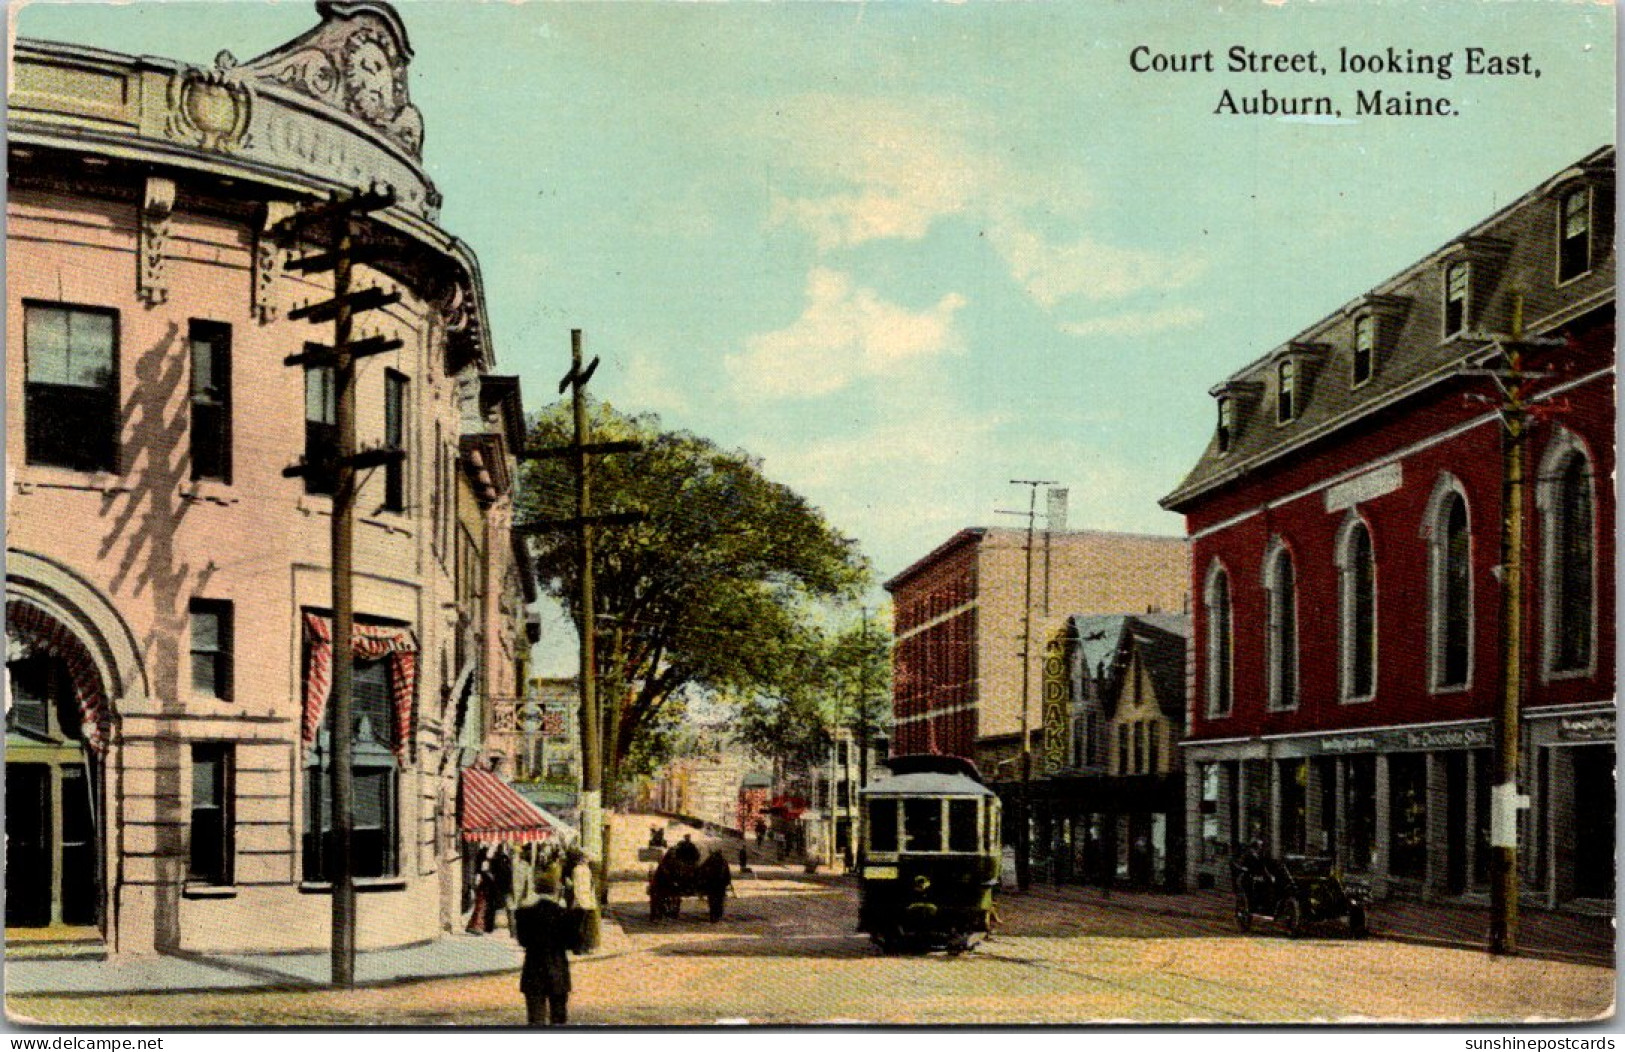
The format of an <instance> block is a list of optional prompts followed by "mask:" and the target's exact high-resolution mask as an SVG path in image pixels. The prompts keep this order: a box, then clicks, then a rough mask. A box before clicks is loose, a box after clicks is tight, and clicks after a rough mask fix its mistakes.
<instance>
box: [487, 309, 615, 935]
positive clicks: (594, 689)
mask: <svg viewBox="0 0 1625 1052" xmlns="http://www.w3.org/2000/svg"><path fill="white" fill-rule="evenodd" d="M597 369H598V359H597V358H594V359H593V360H592V361H591V362H588V363H587V364H586V365H585V366H583V365H582V362H581V330H580V329H571V330H570V371H569V372H568V373H566V374H565V377H564V379H563V380H560V381H559V394H561V395H562V394H563V393H564V392H565V390H566V389H569V390H570V391H571V402H572V409H573V411H574V417H575V440H574V441H573V442H572V443H571V444H570V445H568V446H554V447H550V448H547V449H530V450H525V451H524V453H522V454H521V458H522V459H525V460H541V459H546V458H550V457H570V458H571V460H572V462H573V464H574V468H575V504H576V513H575V516H574V517H573V518H569V519H544V520H539V521H536V522H530V523H525V524H523V525H521V526H517V527H515V530H516V531H517V532H519V533H522V534H532V533H544V532H553V531H558V530H564V529H570V530H574V532H575V535H576V573H577V575H578V578H579V580H580V590H579V593H578V602H579V604H580V607H581V614H580V618H581V620H580V633H581V640H580V661H581V672H580V694H581V766H582V777H581V848H582V851H583V852H585V853H586V856H587V861H588V863H589V864H590V865H591V866H592V870H593V880H594V883H595V884H596V886H597V888H598V889H599V895H598V897H597V899H596V900H595V901H596V902H598V903H607V902H608V889H609V824H608V821H607V818H606V816H605V814H604V810H603V792H604V789H605V788H606V787H605V785H604V769H605V767H606V766H607V764H606V758H607V756H608V754H609V751H610V750H611V749H613V748H614V745H613V743H606V742H605V741H604V738H605V733H604V732H605V726H604V714H603V712H602V709H601V706H600V705H599V701H598V655H597V637H598V597H597V594H596V590H595V587H594V580H593V527H595V526H627V525H631V524H632V523H635V522H639V521H641V520H642V519H643V516H642V515H641V514H639V513H636V512H618V513H613V514H607V515H594V514H593V513H592V475H591V471H590V467H591V461H589V460H588V459H587V458H588V456H589V455H595V454H600V453H631V452H635V451H637V450H639V449H641V448H643V444H642V443H641V442H634V441H622V442H597V443H594V442H593V441H592V429H591V426H590V424H589V423H588V421H587V398H586V391H585V388H586V386H587V381H588V380H591V379H592V374H593V373H594V372H595V371H597ZM599 922H600V915H599V914H598V913H597V912H592V913H589V920H588V925H589V929H590V930H589V938H588V942H589V943H590V944H591V945H592V946H597V944H598V925H599Z"/></svg>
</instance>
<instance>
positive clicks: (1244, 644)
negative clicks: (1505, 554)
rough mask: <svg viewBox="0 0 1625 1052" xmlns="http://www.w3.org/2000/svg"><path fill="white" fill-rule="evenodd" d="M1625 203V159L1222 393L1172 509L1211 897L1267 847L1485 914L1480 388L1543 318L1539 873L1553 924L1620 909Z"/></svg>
mask: <svg viewBox="0 0 1625 1052" xmlns="http://www.w3.org/2000/svg"><path fill="white" fill-rule="evenodd" d="M1613 201H1614V151H1613V149H1612V148H1611V147H1610V148H1605V149H1601V150H1598V151H1597V152H1595V153H1594V154H1592V155H1590V156H1588V157H1586V158H1584V159H1583V160H1581V161H1580V162H1578V163H1576V164H1575V165H1573V166H1572V167H1570V168H1567V169H1565V170H1563V171H1562V172H1559V173H1557V174H1556V175H1554V176H1553V177H1552V178H1551V179H1549V180H1547V181H1546V182H1545V183H1544V184H1542V185H1541V186H1539V187H1536V188H1535V189H1533V190H1531V191H1530V192H1529V193H1527V194H1525V195H1524V196H1523V197H1521V198H1519V199H1518V200H1516V201H1515V202H1513V203H1512V204H1510V205H1508V206H1507V207H1505V208H1503V209H1502V210H1500V211H1499V212H1497V213H1495V214H1494V215H1493V216H1491V217H1489V218H1488V219H1486V220H1484V221H1483V222H1482V223H1480V224H1478V225H1477V226H1475V227H1474V228H1473V229H1471V230H1469V231H1467V232H1466V233H1464V234H1462V235H1461V236H1459V237H1457V238H1455V239H1454V240H1452V241H1450V242H1448V243H1446V244H1445V245H1443V246H1441V247H1440V248H1439V249H1438V250H1437V251H1435V252H1433V253H1432V254H1430V255H1429V256H1428V257H1426V258H1425V259H1423V260H1421V261H1419V262H1417V263H1415V264H1412V265H1411V266H1409V267H1407V268H1406V269H1405V270H1403V271H1401V272H1400V273H1399V274H1397V275H1396V276H1394V277H1393V278H1391V279H1389V280H1388V281H1386V282H1384V283H1383V284H1382V285H1380V286H1378V287H1377V288H1375V289H1372V290H1371V291H1370V292H1367V293H1365V294H1363V295H1360V296H1358V297H1356V298H1355V299H1354V300H1352V301H1351V302H1350V303H1349V304H1348V305H1347V306H1345V307H1344V308H1343V309H1342V310H1340V311H1338V312H1336V313H1334V314H1332V315H1330V316H1328V317H1326V318H1324V319H1322V320H1321V321H1319V322H1317V323H1316V324H1314V325H1312V326H1310V327H1309V328H1308V329H1306V330H1304V331H1303V332H1300V333H1298V334H1297V335H1295V336H1293V337H1292V338H1291V339H1290V340H1288V341H1286V342H1285V343H1283V344H1282V345H1281V346H1280V347H1278V348H1276V349H1274V350H1273V351H1271V352H1270V353H1269V354H1267V355H1265V356H1264V357H1262V358H1260V359H1258V360H1257V361H1254V362H1253V363H1251V364H1249V365H1247V366H1246V367H1244V368H1243V369H1241V370H1240V371H1239V372H1237V373H1236V374H1235V375H1233V376H1232V377H1230V378H1229V379H1227V380H1225V381H1224V382H1223V383H1221V384H1219V385H1218V386H1216V387H1214V388H1213V391H1212V393H1213V395H1214V397H1215V398H1216V399H1217V402H1218V427H1217V428H1216V430H1215V434H1214V437H1213V439H1212V441H1211V442H1210V443H1209V445H1208V448H1207V449H1206V451H1205V452H1204V453H1203V454H1202V457H1201V459H1200V460H1199V461H1198V462H1197V464H1196V466H1195V467H1194V468H1193V470H1192V471H1191V473H1190V475H1189V476H1188V477H1187V478H1186V479H1185V481H1184V482H1182V483H1181V484H1180V486H1179V488H1178V489H1177V490H1175V491H1174V493H1173V494H1171V495H1170V496H1168V497H1167V498H1165V499H1164V501H1163V504H1164V506H1165V507H1167V508H1169V509H1170V510H1174V511H1178V512H1181V513H1183V514H1185V515H1186V517H1187V528H1188V532H1189V535H1190V537H1191V542H1192V552H1191V554H1192V567H1191V573H1192V592H1193V595H1194V596H1195V597H1196V601H1195V603H1194V607H1195V615H1196V616H1195V634H1194V637H1193V646H1192V651H1193V653H1192V656H1193V658H1194V662H1195V675H1194V677H1193V682H1192V690H1191V697H1190V701H1189V705H1190V711H1189V713H1188V720H1187V728H1188V729H1187V733H1186V772H1187V802H1188V808H1189V813H1188V815H1187V818H1188V821H1187V828H1188V830H1189V835H1190V842H1189V845H1188V852H1187V867H1188V876H1189V878H1190V879H1191V880H1192V881H1193V882H1200V883H1208V882H1211V881H1223V880H1225V879H1226V873H1227V866H1228V852H1229V850H1230V849H1231V846H1232V845H1233V844H1234V843H1235V842H1237V841H1239V840H1247V839H1252V838H1254V837H1261V838H1263V839H1264V840H1265V841H1266V842H1267V843H1268V844H1270V845H1271V846H1272V847H1273V848H1274V849H1275V850H1276V851H1305V850H1308V851H1314V852H1324V853H1329V854H1332V855H1335V856H1336V857H1337V859H1338V860H1339V861H1340V862H1341V863H1342V864H1343V865H1344V866H1345V867H1346V868H1348V869H1350V870H1352V871H1355V872H1362V873H1366V874H1368V875H1369V876H1370V877H1371V878H1372V879H1373V882H1374V883H1375V884H1376V885H1377V886H1378V888H1379V889H1380V890H1383V891H1387V892H1393V893H1404V894H1416V895H1422V896H1426V897H1446V896H1468V897H1471V896H1473V895H1475V894H1478V893H1481V892H1483V891H1485V890H1486V888H1487V880H1488V872H1489V866H1488V863H1489V855H1490V852H1489V849H1488V847H1489V840H1488V830H1489V797H1490V786H1491V783H1492V782H1493V781H1494V763H1493V746H1494V729H1493V724H1492V716H1493V714H1494V713H1495V712H1496V709H1497V703H1498V698H1499V696H1500V694H1501V690H1502V684H1503V671H1502V668H1503V666H1502V659H1501V654H1502V650H1501V646H1502V644H1501V639H1502V635H1501V628H1500V625H1501V615H1502V606H1503V601H1502V596H1503V590H1504V586H1503V578H1504V572H1503V569H1502V565H1501V564H1502V554H1501V538H1502V520H1503V510H1504V502H1503V452H1502V446H1503V433H1504V428H1503V426H1502V424H1501V421H1500V417H1499V415H1498V412H1497V404H1498V402H1499V400H1500V393H1499V391H1498V389H1497V388H1496V387H1495V386H1494V385H1495V383H1496V381H1495V380H1494V379H1493V378H1491V377H1490V376H1488V375H1486V374H1485V373H1484V371H1483V370H1484V369H1485V368H1486V367H1491V366H1496V367H1499V366H1500V365H1503V364H1504V361H1503V359H1502V358H1501V357H1500V354H1501V347H1502V346H1503V344H1504V343H1505V342H1506V339H1505V337H1506V335H1507V334H1510V333H1512V332H1513V331H1514V330H1515V329H1516V328H1517V326H1518V325H1519V323H1520V320H1521V323H1522V325H1523V332H1524V336H1525V338H1526V344H1525V346H1526V348H1527V349H1526V351H1525V362H1524V365H1525V368H1527V369H1530V370H1532V371H1535V372H1537V373H1539V374H1540V375H1539V378H1538V379H1537V380H1536V381H1535V382H1534V390H1535V391H1536V394H1535V396H1534V399H1533V403H1532V405H1533V406H1534V410H1533V413H1532V418H1531V423H1530V427H1529V431H1528V436H1527V439H1526V441H1525V446H1524V448H1525V460H1526V464H1527V469H1526V470H1527V474H1528V477H1529V480H1530V482H1529V487H1528V491H1529V498H1530V499H1528V500H1527V501H1526V502H1525V508H1526V515H1525V517H1524V521H1523V522H1522V524H1521V528H1522V529H1523V530H1524V531H1525V532H1524V536H1525V538H1526V553H1527V554H1526V560H1525V574H1524V581H1525V590H1524V595H1525V599H1526V607H1525V610H1524V624H1525V630H1524V633H1523V643H1522V658H1523V668H1524V669H1525V675H1524V682H1523V724H1522V727H1521V731H1520V739H1521V746H1522V748H1521V755H1520V770H1521V784H1520V787H1519V791H1520V792H1522V793H1526V794H1529V795H1530V796H1531V797H1532V799H1533V804H1532V807H1531V809H1530V810H1528V811H1526V812H1524V814H1523V816H1522V819H1521V821H1520V832H1519V861H1520V867H1521V870H1522V877H1523V880H1524V887H1525V890H1526V894H1528V895H1531V896H1533V897H1535V898H1536V899H1537V900H1538V901H1541V902H1545V903H1547V904H1556V903H1561V902H1565V901H1569V900H1572V899H1611V898H1612V896H1613V886H1614V878H1613V850H1614V780H1613V768H1614V755H1615V749H1614V741H1615V730H1614V726H1615V724H1614V630H1613V629H1614V593H1613V589H1612V588H1611V587H1610V583H1611V582H1612V581H1613V578H1614V543H1613V539H1614V494H1613V485H1612V478H1613V472H1614V445H1613V436H1614V244H1613V229H1614V222H1613ZM1498 335H1499V336H1501V337H1502V339H1499V340H1498V339H1497V338H1496V337H1497V336H1498ZM1536 342H1538V343H1540V344H1541V345H1540V346H1532V344H1534V343H1536ZM1471 369H1476V370H1478V372H1477V373H1473V372H1466V373H1464V371H1463V370H1471Z"/></svg>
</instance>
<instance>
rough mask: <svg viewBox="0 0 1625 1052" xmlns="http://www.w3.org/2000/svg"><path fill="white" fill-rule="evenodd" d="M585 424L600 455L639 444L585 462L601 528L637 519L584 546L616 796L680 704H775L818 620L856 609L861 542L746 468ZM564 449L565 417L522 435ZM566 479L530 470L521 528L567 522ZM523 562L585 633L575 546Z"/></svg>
mask: <svg viewBox="0 0 1625 1052" xmlns="http://www.w3.org/2000/svg"><path fill="white" fill-rule="evenodd" d="M589 417H590V419H591V428H592V438H593V440H594V441H598V442H602V441H613V440H621V439H633V440H637V441H639V442H641V443H642V448H641V449H640V450H639V451H637V452H633V453H618V454H612V455H606V456H596V457H593V458H592V460H593V464H592V467H591V471H592V492H593V506H594V511H595V512H607V511H640V512H642V513H644V516H645V518H644V519H643V521H642V522H639V523H637V524H636V525H632V526H620V527H612V528H609V529H600V530H598V531H597V532H596V534H595V538H594V573H595V576H596V582H595V583H596V593H597V602H596V607H597V611H596V613H597V617H598V625H599V638H598V647H597V665H598V676H599V695H600V699H601V701H602V704H603V706H604V710H605V727H604V739H603V740H604V745H605V755H606V757H607V758H608V764H607V766H608V772H607V777H606V783H607V784H606V786H605V788H606V789H612V788H613V787H614V786H615V785H616V784H617V783H618V781H619V780H620V777H621V774H622V773H623V771H625V770H627V768H626V760H627V758H628V757H629V756H631V755H633V754H634V752H638V755H639V756H648V755H653V752H651V751H650V749H649V743H647V742H644V741H643V738H644V736H645V735H646V734H648V733H649V731H650V728H651V727H653V726H655V724H656V723H657V721H658V720H659V718H660V716H661V714H662V713H663V712H665V711H666V710H667V708H668V706H669V705H670V704H671V703H672V699H673V698H677V697H679V696H681V695H682V694H683V693H684V692H685V691H687V690H703V691H709V692H713V693H734V694H739V695H752V694H776V693H783V692H784V690H785V689H786V687H787V685H789V684H790V683H791V682H792V681H793V679H794V677H795V676H796V675H797V674H798V672H799V663H798V662H799V657H800V655H801V654H802V653H803V651H804V647H805V644H806V639H807V636H808V633H809V626H810V625H811V623H812V620H813V618H814V616H815V613H816V611H817V609H818V608H819V606H820V605H821V604H827V603H830V602H836V601H840V600H844V599H847V598H850V597H852V596H855V595H856V594H858V592H859V591H860V590H861V589H862V588H863V587H864V586H865V584H866V583H867V582H868V579H869V567H868V563H867V561H866V560H865V559H864V557H863V556H862V555H861V553H860V552H859V551H858V548H857V544H856V542H855V541H853V540H852V539H850V538H848V537H845V536H843V535H842V534H840V533H839V532H837V531H836V530H835V529H834V528H833V527H832V526H831V525H830V524H829V523H828V522H827V521H826V520H825V519H824V516H823V514H822V512H820V511H819V510H818V509H817V508H814V507H813V506H812V505H810V504H808V503H807V501H806V500H805V499H804V498H803V497H801V496H799V495H798V494H796V493H795V492H793V491H792V490H790V489H789V488H788V487H786V486H783V485H781V484H779V483H777V482H774V481H772V480H771V479H769V478H767V477H766V476H765V475H764V474H763V473H762V471H761V465H760V463H759V462H758V461H757V460H756V459H755V458H753V457H751V456H749V455H748V454H746V453H743V452H739V451H730V450H724V449H722V448H720V447H718V446H717V445H716V444H715V443H713V442H711V441H710V440H709V439H705V438H702V437H700V436H697V435H694V434H690V433H688V432H682V431H667V430H664V429H663V428H662V427H661V425H660V420H659V418H658V417H656V416H654V415H653V414H641V415H637V416H627V415H624V414H621V413H618V412H616V411H615V410H614V409H613V408H611V407H610V406H609V405H608V404H606V403H602V402H595V403H591V404H590V406H589ZM572 438H573V425H572V416H571V411H570V407H569V405H568V403H562V402H561V403H559V404H557V405H554V406H552V407H550V408H549V409H547V410H544V411H543V412H542V413H541V414H540V416H539V417H538V418H537V420H536V422H535V424H534V426H533V427H532V432H531V444H532V445H533V446H539V447H556V446H564V445H568V444H569V443H570V441H571V440H572ZM573 470H574V468H573V464H572V462H571V461H570V460H569V458H548V459H544V460H538V461H532V462H530V463H529V464H528V465H527V467H526V469H525V474H524V479H523V485H522V498H521V499H522V501H523V503H524V504H525V505H526V506H527V507H526V509H525V510H526V511H527V512H528V513H529V516H530V517H534V518H542V519H563V518H568V517H569V516H570V515H572V514H573V513H574V503H573V493H574V479H573ZM533 552H534V555H535V558H536V566H537V576H538V578H539V580H540V583H541V587H542V589H543V591H544V592H545V593H546V594H548V595H550V596H552V597H554V598H555V599H558V600H560V601H562V602H563V603H564V604H565V606H566V608H567V609H568V610H569V612H570V616H571V618H572V619H573V620H574V621H575V623H576V625H577V628H578V630H579V627H580V624H581V611H580V609H579V595H580V581H579V579H578V577H579V575H578V572H577V565H576V555H577V549H576V541H575V536H574V533H573V532H571V531H559V532H548V533H542V534H540V535H538V536H537V537H536V538H535V541H534V546H533ZM640 750H641V751H640ZM655 751H658V750H655Z"/></svg>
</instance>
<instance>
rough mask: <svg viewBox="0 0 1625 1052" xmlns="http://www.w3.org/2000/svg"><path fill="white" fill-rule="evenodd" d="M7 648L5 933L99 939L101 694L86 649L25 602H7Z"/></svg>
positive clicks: (105, 710) (104, 720) (104, 704)
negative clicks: (80, 935) (22, 931)
mask: <svg viewBox="0 0 1625 1052" xmlns="http://www.w3.org/2000/svg"><path fill="white" fill-rule="evenodd" d="M6 643H7V652H6V676H7V680H8V686H9V692H8V695H7V709H6V833H7V848H6V852H7V857H6V928H7V929H8V931H10V930H13V929H19V930H20V929H45V930H47V931H58V930H60V931H62V932H63V933H64V934H66V935H72V934H74V933H75V932H76V931H77V932H79V933H83V934H89V933H90V932H91V931H94V932H96V933H100V932H101V931H102V930H103V929H104V927H105V911H104V902H105V896H104V895H103V894H102V888H103V886H104V883H105V880H104V874H103V856H104V852H103V850H102V848H103V844H104V842H105V840H104V835H103V832H102V827H103V822H102V821H101V820H100V815H99V814H98V811H99V807H98V802H99V801H100V800H101V799H102V795H103V794H102V791H101V790H102V763H101V759H102V756H103V754H104V753H105V751H106V747H107V737H108V726H109V720H110V716H111V712H110V707H109V705H108V701H107V691H106V689H105V687H104V685H103V682H102V677H101V674H100V672H99V671H98V669H97V667H96V663H95V661H94V660H93V659H92V657H91V655H90V653H89V651H88V649H87V648H86V646H85V644H84V643H83V642H82V641H80V639H79V638H78V637H77V636H75V635H74V634H73V632H72V631H70V630H69V629H68V628H67V627H66V626H65V625H63V624H62V622H60V621H58V620H57V619H56V618H55V617H53V616H52V615H51V614H49V613H47V612H46V611H45V610H43V609H41V608H40V607H38V606H35V605H33V604H32V603H29V602H26V601H23V600H20V599H8V601H7V603H6Z"/></svg>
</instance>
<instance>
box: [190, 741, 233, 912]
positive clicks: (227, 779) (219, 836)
mask: <svg viewBox="0 0 1625 1052" xmlns="http://www.w3.org/2000/svg"><path fill="white" fill-rule="evenodd" d="M231 754H232V747H231V746H230V745H229V744H226V743H224V742H199V743H197V744H195V745H193V746H192V834H191V847H190V851H189V858H188V861H187V866H186V879H187V881H188V882H189V883H192V884H209V885H216V886H219V885H229V884H231V883H232V881H233V876H232V861H233V859H234V857H235V855H236V846H235V839H236V836H235V816H234V815H233V813H232V812H233V807H232V804H233V796H234V793H233V786H232V762H231V759H232V755H231Z"/></svg>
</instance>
